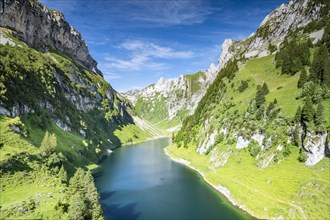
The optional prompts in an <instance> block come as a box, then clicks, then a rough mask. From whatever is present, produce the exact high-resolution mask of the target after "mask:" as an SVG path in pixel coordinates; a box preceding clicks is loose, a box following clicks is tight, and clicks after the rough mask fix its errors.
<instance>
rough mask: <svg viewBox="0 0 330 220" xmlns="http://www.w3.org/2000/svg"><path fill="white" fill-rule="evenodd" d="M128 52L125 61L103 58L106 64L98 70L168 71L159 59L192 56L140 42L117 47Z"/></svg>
mask: <svg viewBox="0 0 330 220" xmlns="http://www.w3.org/2000/svg"><path fill="white" fill-rule="evenodd" d="M117 48H119V49H124V50H125V51H126V52H128V58H127V59H120V58H117V57H113V56H105V57H104V60H106V61H107V63H106V64H103V65H102V66H100V69H101V70H103V71H104V69H109V70H112V71H115V70H120V71H122V70H130V71H131V70H154V71H160V70H164V69H168V68H169V65H168V64H166V63H164V62H161V61H159V59H188V58H191V57H193V56H194V53H193V52H191V51H180V50H175V49H173V48H170V47H162V46H159V45H157V44H154V43H151V42H146V41H140V40H128V41H125V42H124V43H122V44H120V45H119V46H117Z"/></svg>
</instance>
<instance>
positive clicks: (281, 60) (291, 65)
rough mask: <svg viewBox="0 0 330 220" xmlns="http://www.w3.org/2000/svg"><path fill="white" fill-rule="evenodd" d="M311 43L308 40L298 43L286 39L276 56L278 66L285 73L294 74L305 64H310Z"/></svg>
mask: <svg viewBox="0 0 330 220" xmlns="http://www.w3.org/2000/svg"><path fill="white" fill-rule="evenodd" d="M309 41H310V40H309ZM310 44H311V43H309V42H308V41H307V42H302V43H298V42H296V41H294V40H293V41H291V42H289V41H288V40H285V41H284V42H283V43H282V45H281V49H280V51H279V52H278V53H276V56H275V61H276V67H277V68H281V70H282V73H283V74H290V75H294V74H295V73H297V72H299V71H301V70H302V69H303V67H304V66H306V65H309V64H310V61H309V57H310V51H309V46H308V45H310Z"/></svg>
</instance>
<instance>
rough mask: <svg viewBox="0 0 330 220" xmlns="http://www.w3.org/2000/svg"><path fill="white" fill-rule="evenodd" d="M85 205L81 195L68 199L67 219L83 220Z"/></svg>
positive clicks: (74, 195)
mask: <svg viewBox="0 0 330 220" xmlns="http://www.w3.org/2000/svg"><path fill="white" fill-rule="evenodd" d="M86 210H87V207H86V204H85V203H84V199H83V197H82V196H81V194H79V193H77V194H73V195H72V196H71V198H70V206H69V210H68V217H69V219H73V220H83V219H85V216H86Z"/></svg>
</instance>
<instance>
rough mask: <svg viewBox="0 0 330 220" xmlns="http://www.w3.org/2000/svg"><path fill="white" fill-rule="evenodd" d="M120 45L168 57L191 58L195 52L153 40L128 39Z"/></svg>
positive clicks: (154, 55)
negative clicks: (175, 48)
mask: <svg viewBox="0 0 330 220" xmlns="http://www.w3.org/2000/svg"><path fill="white" fill-rule="evenodd" d="M119 47H121V48H124V49H126V50H129V51H136V52H142V53H143V54H144V55H145V56H148V57H157V58H166V59H174V58H179V59H186V58H191V57H192V56H193V55H194V54H193V52H191V51H176V50H174V49H173V48H169V47H162V46H159V45H156V44H154V43H151V42H144V41H140V40H128V41H126V42H124V43H122V44H121V45H119Z"/></svg>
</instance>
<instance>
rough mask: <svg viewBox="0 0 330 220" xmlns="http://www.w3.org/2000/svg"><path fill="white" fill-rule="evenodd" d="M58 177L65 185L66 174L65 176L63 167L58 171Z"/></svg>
mask: <svg viewBox="0 0 330 220" xmlns="http://www.w3.org/2000/svg"><path fill="white" fill-rule="evenodd" d="M58 177H59V178H60V180H61V182H62V183H67V181H68V174H67V172H66V170H65V169H64V167H63V165H62V167H61V169H60V171H59V172H58Z"/></svg>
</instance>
